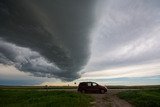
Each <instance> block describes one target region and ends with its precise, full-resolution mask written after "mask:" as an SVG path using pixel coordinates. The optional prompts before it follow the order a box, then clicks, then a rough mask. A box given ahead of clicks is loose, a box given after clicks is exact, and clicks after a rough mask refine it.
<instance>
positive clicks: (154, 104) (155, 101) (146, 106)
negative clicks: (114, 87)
mask: <svg viewBox="0 0 160 107" xmlns="http://www.w3.org/2000/svg"><path fill="white" fill-rule="evenodd" d="M118 96H119V97H120V98H122V99H125V100H127V101H128V102H130V103H131V104H133V105H135V106H136V107H160V89H154V90H130V91H124V92H120V93H119V94H118Z"/></svg>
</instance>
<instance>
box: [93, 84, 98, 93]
mask: <svg viewBox="0 0 160 107" xmlns="http://www.w3.org/2000/svg"><path fill="white" fill-rule="evenodd" d="M92 91H93V92H99V87H98V84H97V83H92Z"/></svg>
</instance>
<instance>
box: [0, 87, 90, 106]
mask: <svg viewBox="0 0 160 107" xmlns="http://www.w3.org/2000/svg"><path fill="white" fill-rule="evenodd" d="M92 100H93V99H92V98H91V97H90V96H88V95H85V94H80V93H74V92H65V91H36V90H32V91H30V90H0V107H88V106H90V102H91V101H92Z"/></svg>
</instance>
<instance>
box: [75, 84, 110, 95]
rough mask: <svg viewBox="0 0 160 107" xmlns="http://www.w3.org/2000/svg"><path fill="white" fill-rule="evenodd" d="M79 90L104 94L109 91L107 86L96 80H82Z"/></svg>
mask: <svg viewBox="0 0 160 107" xmlns="http://www.w3.org/2000/svg"><path fill="white" fill-rule="evenodd" d="M78 92H81V93H102V94H104V93H105V92H107V87H104V86H101V85H99V84H97V83H95V82H81V83H79V86H78Z"/></svg>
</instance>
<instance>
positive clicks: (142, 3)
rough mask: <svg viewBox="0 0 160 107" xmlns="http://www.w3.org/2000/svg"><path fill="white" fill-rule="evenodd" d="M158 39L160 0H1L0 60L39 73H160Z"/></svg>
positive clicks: (92, 75) (67, 75)
mask: <svg viewBox="0 0 160 107" xmlns="http://www.w3.org/2000/svg"><path fill="white" fill-rule="evenodd" d="M159 40H160V1H159V0H97V1H95V0H0V65H3V67H4V65H7V66H8V65H9V66H12V67H13V66H14V67H16V68H17V69H18V70H19V71H23V72H25V74H27V73H29V74H31V75H33V77H34V76H36V77H34V78H39V77H53V78H58V79H61V80H67V81H71V80H74V79H77V78H79V77H80V76H81V78H83V77H85V78H96V77H97V78H98V77H103V78H107V77H110V78H115V77H116V78H117V77H140V76H141V77H143V76H144V77H147V76H158V75H160V72H159V69H160V66H159V65H160V54H159V53H160V42H159ZM0 70H1V72H2V71H3V69H0ZM21 73H22V72H21ZM80 73H81V75H79V74H80ZM81 78H80V79H81Z"/></svg>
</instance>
